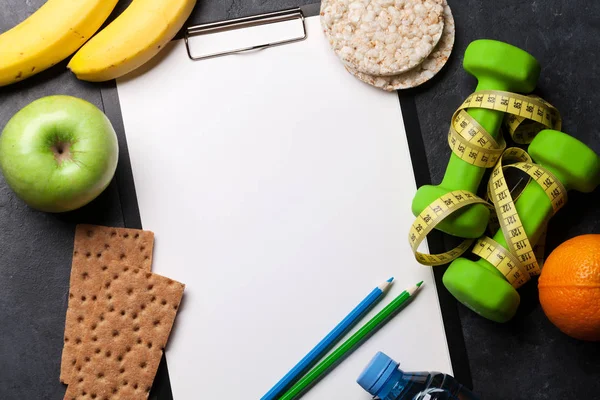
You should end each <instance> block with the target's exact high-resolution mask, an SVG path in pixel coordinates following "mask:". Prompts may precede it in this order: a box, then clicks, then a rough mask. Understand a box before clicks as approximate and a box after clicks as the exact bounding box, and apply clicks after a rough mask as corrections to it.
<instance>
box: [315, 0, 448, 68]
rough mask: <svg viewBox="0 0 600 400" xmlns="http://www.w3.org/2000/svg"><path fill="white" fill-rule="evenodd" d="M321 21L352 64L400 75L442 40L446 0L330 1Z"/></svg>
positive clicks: (340, 54) (339, 51)
mask: <svg viewBox="0 0 600 400" xmlns="http://www.w3.org/2000/svg"><path fill="white" fill-rule="evenodd" d="M321 25H322V27H323V30H324V32H325V35H326V36H327V38H328V39H329V43H330V44H331V46H332V48H333V50H334V51H335V52H336V53H337V55H338V57H339V58H340V59H341V60H342V61H343V62H344V63H345V64H346V65H347V66H348V67H349V68H351V69H353V70H356V71H359V72H363V73H366V74H371V75H377V76H383V75H398V74H400V73H402V72H405V71H408V70H410V69H412V68H414V67H416V66H417V65H419V64H421V62H423V60H425V58H427V57H428V56H429V55H430V54H431V52H432V51H433V49H434V48H435V46H436V45H437V44H438V42H439V40H440V38H441V36H442V31H443V28H444V17H443V7H442V0H327V1H326V2H325V3H323V5H322V7H321Z"/></svg>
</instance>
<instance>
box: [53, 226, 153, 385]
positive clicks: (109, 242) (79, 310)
mask: <svg viewBox="0 0 600 400" xmlns="http://www.w3.org/2000/svg"><path fill="white" fill-rule="evenodd" d="M153 248H154V233H152V232H149V231H142V230H137V229H125V228H107V227H103V226H94V225H78V226H77V228H76V230H75V246H74V251H73V264H72V267H71V282H70V290H69V306H68V308H67V315H66V321H65V335H64V347H63V352H62V362H61V370H60V380H61V382H64V383H69V382H68V379H69V376H70V375H71V372H72V365H73V362H74V359H75V355H76V354H75V351H74V347H73V346H74V343H75V342H76V341H77V340H82V334H83V332H82V331H81V329H80V327H81V321H85V319H86V317H87V315H88V313H89V311H90V310H91V308H92V306H93V304H94V302H95V300H96V298H95V296H97V292H98V290H99V288H100V286H101V285H102V283H103V280H102V279H101V274H100V273H101V272H102V271H103V269H105V268H107V266H108V265H109V264H110V263H113V262H118V263H122V264H125V263H128V264H131V265H135V266H136V267H137V268H142V269H144V270H147V271H150V270H151V266H152V250H153Z"/></svg>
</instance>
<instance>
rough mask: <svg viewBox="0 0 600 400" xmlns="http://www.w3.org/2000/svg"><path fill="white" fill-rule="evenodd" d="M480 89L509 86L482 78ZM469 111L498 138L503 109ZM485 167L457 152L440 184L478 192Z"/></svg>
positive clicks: (451, 158) (450, 189) (478, 86)
mask: <svg viewBox="0 0 600 400" xmlns="http://www.w3.org/2000/svg"><path fill="white" fill-rule="evenodd" d="M480 90H502V91H508V88H507V87H506V85H505V84H503V83H502V82H499V81H496V80H490V79H484V78H482V79H480V80H479V84H478V85H477V88H476V89H475V91H480ZM467 113H468V114H469V115H470V116H471V117H473V119H475V120H476V121H477V122H479V124H480V125H481V126H482V127H483V128H484V129H485V130H486V131H487V132H488V133H489V134H490V135H491V136H492V137H493V138H494V139H497V138H498V136H499V135H498V133H499V130H500V127H501V125H502V120H503V119H504V116H505V114H504V113H503V112H502V111H495V110H486V109H482V108H474V109H469V110H467ZM485 170H486V169H485V168H482V167H478V166H475V165H472V164H469V163H468V162H466V161H463V160H461V159H460V157H458V156H457V155H456V154H454V153H452V154H451V155H450V161H449V162H448V167H447V168H446V173H445V174H444V179H442V183H440V186H441V187H443V188H446V189H448V191H452V190H459V189H461V190H467V191H469V192H471V193H477V190H478V188H479V183H480V182H481V178H483V175H484V174H485Z"/></svg>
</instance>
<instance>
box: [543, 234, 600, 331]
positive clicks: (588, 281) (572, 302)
mask: <svg viewBox="0 0 600 400" xmlns="http://www.w3.org/2000/svg"><path fill="white" fill-rule="evenodd" d="M538 287H539V291H540V303H541V304H542V308H543V309H544V312H545V313H546V316H547V317H548V318H549V319H550V321H552V323H553V324H554V325H556V326H557V327H558V328H559V329H560V330H561V331H563V332H564V333H566V334H567V335H569V336H571V337H574V338H576V339H581V340H590V341H598V340H600V235H581V236H577V237H574V238H573V239H569V240H567V241H566V242H564V243H562V244H561V245H560V246H558V247H557V248H556V249H555V250H554V251H553V252H552V253H551V254H550V257H548V258H547V259H546V262H545V263H544V268H543V269H542V274H541V276H540V280H539V283H538Z"/></svg>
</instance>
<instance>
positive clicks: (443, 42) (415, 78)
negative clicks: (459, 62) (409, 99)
mask: <svg viewBox="0 0 600 400" xmlns="http://www.w3.org/2000/svg"><path fill="white" fill-rule="evenodd" d="M454 36H455V27H454V17H453V16H452V10H450V6H449V5H448V2H447V1H446V0H444V31H443V33H442V38H441V39H440V42H439V43H438V44H437V46H436V47H435V49H434V50H433V52H432V53H431V54H430V55H429V57H427V58H426V59H425V61H423V62H422V63H421V64H420V65H418V66H416V67H415V68H413V69H411V70H410V71H407V72H404V73H402V74H400V75H392V76H374V75H369V74H364V73H362V72H358V71H354V70H352V69H351V68H349V67H347V66H346V69H347V70H348V72H350V73H351V74H352V75H354V76H356V77H357V78H358V79H360V80H361V81H363V82H365V83H368V84H369V85H371V86H375V87H378V88H380V89H383V90H387V91H390V92H391V91H394V90H399V89H410V88H413V87H417V86H419V85H422V84H423V83H425V82H427V81H428V80H430V79H431V78H433V77H434V76H435V75H436V74H437V73H438V72H440V70H441V69H442V68H443V67H444V65H446V62H447V61H448V58H449V57H450V54H451V53H452V48H453V47H454Z"/></svg>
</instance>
